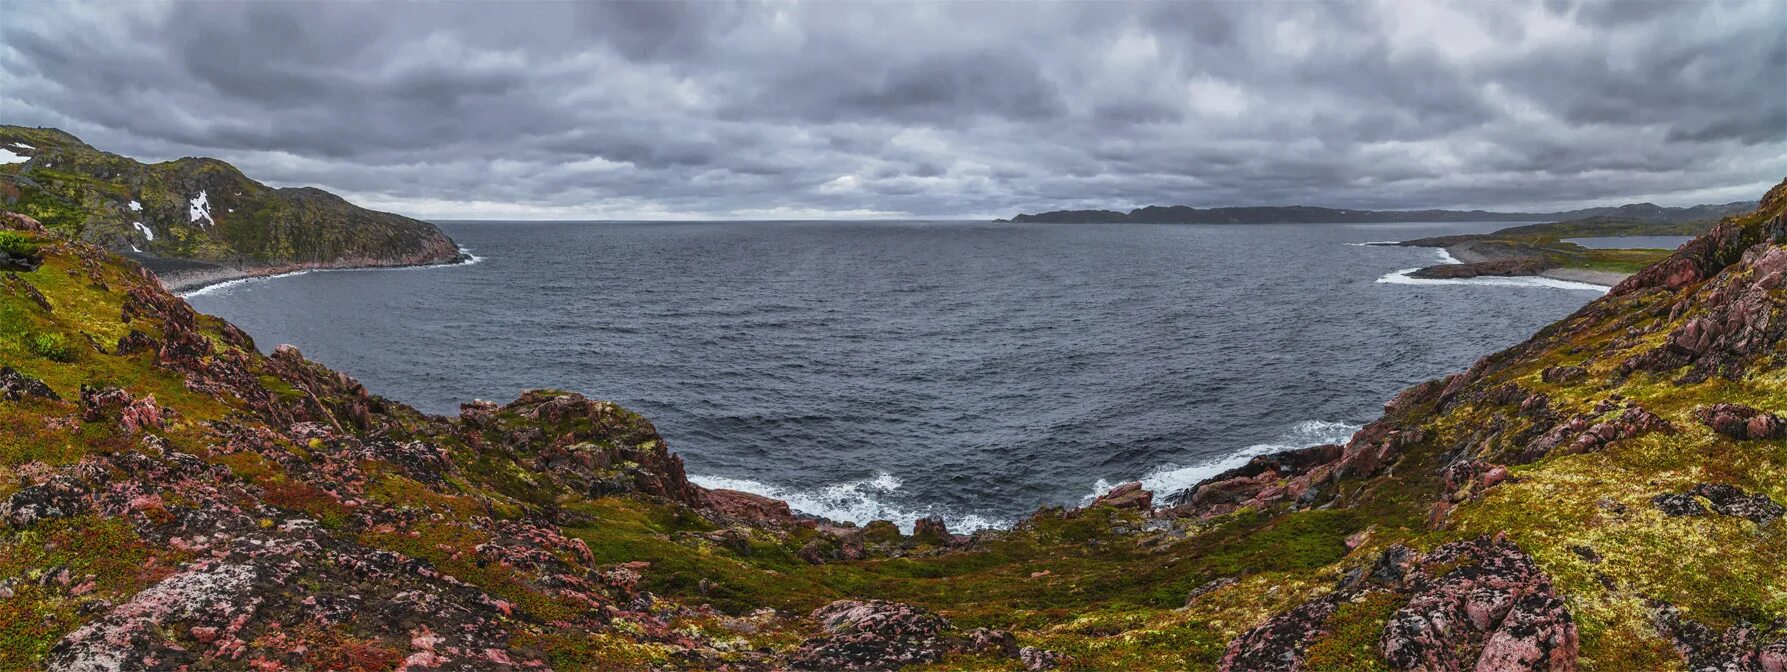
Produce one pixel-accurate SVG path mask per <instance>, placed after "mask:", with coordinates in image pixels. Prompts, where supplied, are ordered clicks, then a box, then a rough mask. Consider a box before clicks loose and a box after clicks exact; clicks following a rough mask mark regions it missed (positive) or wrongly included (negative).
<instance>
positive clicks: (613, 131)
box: [0, 0, 1787, 219]
mask: <svg viewBox="0 0 1787 672" xmlns="http://www.w3.org/2000/svg"><path fill="white" fill-rule="evenodd" d="M0 121H4V122H6V123H15V124H28V125H46V126H57V127H60V128H63V129H65V130H68V131H70V132H73V133H75V134H77V135H79V136H81V137H82V138H84V139H86V140H87V141H88V142H90V143H93V144H94V145H96V146H99V147H101V148H105V149H110V150H112V151H116V152H119V153H122V154H126V155H130V156H135V157H139V158H143V159H147V160H161V159H168V158H175V157H179V156H187V155H198V156H216V157H219V158H222V159H225V160H228V161H231V162H234V163H236V164H237V165H239V166H240V167H242V168H243V169H244V170H245V171H246V172H248V173H249V174H250V175H253V176H255V177H258V178H260V179H262V180H264V181H267V182H270V183H273V184H278V185H295V184H314V185H318V186H322V187H324V188H327V189H330V190H333V191H336V192H339V193H341V194H343V195H345V196H348V197H349V198H352V199H355V200H358V201H360V202H362V203H365V204H367V205H371V206H373V207H380V208H384V209H391V210H396V211H399V212H404V213H406V214H412V215H418V216H424V217H434V218H487V217H527V218H566V219H570V218H652V219H655V218H691V217H751V218H773V217H828V216H843V217H857V216H910V217H959V216H969V217H977V216H988V215H1006V214H1010V213H1014V212H1019V211H1029V212H1034V211H1039V210H1048V209H1056V208H1089V207H1095V208H1128V207H1134V206H1138V205H1146V204H1169V203H1183V204H1190V205H1199V206H1218V205H1260V204H1321V205H1330V206H1335V207H1369V208H1424V207H1490V208H1504V209H1529V208H1562V207H1576V206H1581V205H1591V204H1605V203H1613V202H1624V201H1634V200H1651V201H1655V202H1659V203H1665V204H1671V205H1685V204H1690V203H1697V202H1723V201H1730V200H1742V199H1749V198H1754V197H1756V196H1757V195H1758V194H1759V193H1760V192H1761V190H1762V189H1764V188H1765V187H1766V186H1768V185H1771V184H1773V183H1774V182H1776V181H1778V180H1779V179H1780V178H1781V177H1782V176H1783V175H1787V3H1781V2H1778V1H1774V0H1759V1H1756V2H1684V3H1671V2H1610V3H1599V2H1597V3H1581V2H1573V1H1567V0H1534V1H1532V2H1522V1H1509V2H1494V3H1488V2H1473V3H1460V4H1446V3H1414V2H1395V1H1384V2H1358V3H1315V2H1309V3H1233V2H1169V3H1137V4H1117V3H1104V2H1100V3H1071V2H1062V3H1030V2H1026V3H1012V4H1004V3H991V2H977V3H940V4H928V3H927V4H919V3H878V4H871V3H836V2H810V3H781V2H767V3H722V2H691V3H674V2H622V3H529V2H520V3H476V2H455V3H443V4H411V3H402V4H398V3H388V4H387V3H376V2H374V3H281V2H260V3H215V2H207V3H176V4H119V3H106V4H79V3H73V4H70V3H26V2H12V3H8V5H7V20H5V21H4V22H0Z"/></svg>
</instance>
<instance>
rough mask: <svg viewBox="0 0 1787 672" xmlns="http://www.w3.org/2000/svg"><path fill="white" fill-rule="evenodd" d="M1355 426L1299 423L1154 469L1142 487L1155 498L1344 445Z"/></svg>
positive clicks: (1096, 490) (1098, 488)
mask: <svg viewBox="0 0 1787 672" xmlns="http://www.w3.org/2000/svg"><path fill="white" fill-rule="evenodd" d="M1359 427H1360V426H1359V425H1353V424H1348V423H1344V422H1331V421H1327V420H1305V421H1303V422H1299V423H1297V424H1295V425H1293V426H1291V428H1290V429H1289V430H1287V431H1286V432H1285V433H1284V434H1282V435H1280V436H1278V437H1277V438H1275V439H1273V440H1272V441H1271V442H1269V443H1256V444H1254V445H1251V446H1248V447H1246V448H1242V449H1240V450H1237V451H1235V452H1233V453H1229V454H1227V455H1223V456H1221V457H1216V458H1212V459H1210V460H1206V461H1203V462H1199V463H1197V464H1192V465H1179V464H1173V463H1170V462H1169V463H1167V464H1164V465H1161V466H1159V467H1155V468H1154V470H1153V471H1150V472H1148V474H1147V475H1146V476H1143V477H1141V478H1140V479H1138V480H1140V481H1141V482H1142V488H1143V489H1145V490H1148V491H1149V492H1152V493H1154V496H1155V497H1162V498H1164V497H1166V496H1168V495H1172V494H1174V493H1177V492H1179V491H1181V490H1185V489H1187V488H1190V487H1191V486H1194V485H1197V484H1198V483H1201V482H1203V481H1204V480H1205V479H1208V478H1210V477H1211V476H1215V475H1217V474H1220V473H1222V472H1225V471H1228V470H1230V469H1234V468H1236V467H1239V466H1241V465H1244V464H1247V461H1248V460H1251V459H1253V458H1256V457H1259V456H1261V455H1270V454H1272V453H1282V452H1284V451H1287V450H1297V449H1299V448H1308V447H1310V446H1319V445H1322V444H1325V443H1346V441H1347V439H1350V438H1352V436H1353V433H1354V432H1357V431H1359ZM1117 485H1119V484H1117V483H1112V482H1110V481H1106V480H1104V479H1102V478H1101V479H1098V482H1097V483H1095V484H1093V486H1092V494H1090V495H1087V496H1086V497H1085V498H1083V499H1082V500H1080V503H1081V504H1082V505H1084V504H1090V503H1091V502H1092V500H1093V499H1095V498H1096V497H1098V495H1101V494H1104V493H1105V492H1106V491H1109V490H1110V489H1111V488H1113V487H1116V486H1117Z"/></svg>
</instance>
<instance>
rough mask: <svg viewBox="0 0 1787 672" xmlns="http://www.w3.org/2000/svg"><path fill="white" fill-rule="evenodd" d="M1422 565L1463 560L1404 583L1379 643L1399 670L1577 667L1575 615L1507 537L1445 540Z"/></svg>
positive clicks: (1553, 670) (1557, 669)
mask: <svg viewBox="0 0 1787 672" xmlns="http://www.w3.org/2000/svg"><path fill="white" fill-rule="evenodd" d="M1422 563H1423V564H1425V565H1434V564H1440V565H1445V564H1453V563H1464V565H1463V566H1461V567H1459V568H1458V569H1455V570H1453V571H1450V572H1447V573H1445V574H1442V575H1440V576H1432V577H1429V576H1422V577H1419V578H1417V579H1416V580H1415V581H1413V582H1412V583H1411V585H1410V590H1411V592H1413V593H1414V596H1413V597H1411V598H1410V599H1409V601H1408V603H1407V604H1405V605H1403V607H1402V608H1401V609H1398V610H1396V613H1394V614H1393V615H1391V617H1390V622H1389V623H1388V624H1387V625H1386V626H1385V627H1384V635H1383V638H1382V639H1381V640H1380V641H1379V650H1380V651H1381V652H1382V653H1383V655H1384V659H1385V660H1386V661H1388V662H1389V663H1390V664H1391V666H1392V667H1395V668H1397V669H1402V670H1431V671H1434V672H1438V671H1441V670H1484V671H1488V670H1548V671H1551V672H1562V671H1566V670H1574V669H1576V654H1577V647H1578V642H1577V636H1576V625H1575V622H1574V621H1573V620H1572V619H1571V618H1570V614H1569V612H1568V611H1567V610H1566V609H1565V608H1564V602H1563V600H1562V599H1560V598H1559V597H1558V596H1557V594H1556V592H1555V591H1553V589H1552V587H1551V581H1550V579H1548V578H1547V577H1546V576H1545V575H1544V573H1542V572H1540V571H1539V568H1538V566H1537V565H1534V564H1533V561H1532V558H1530V557H1527V555H1526V554H1525V553H1522V552H1521V551H1520V549H1519V548H1516V547H1515V546H1514V545H1513V544H1511V543H1508V542H1506V541H1501V540H1491V539H1479V540H1477V541H1473V542H1458V543H1453V544H1447V545H1445V546H1441V547H1440V548H1438V549H1435V550H1434V552H1433V553H1431V554H1428V555H1427V556H1426V557H1425V558H1423V559H1422Z"/></svg>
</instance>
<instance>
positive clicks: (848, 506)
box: [689, 471, 1010, 533]
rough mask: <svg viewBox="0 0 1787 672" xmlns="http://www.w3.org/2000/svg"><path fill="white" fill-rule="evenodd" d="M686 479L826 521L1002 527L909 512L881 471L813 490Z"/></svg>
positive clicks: (973, 518) (896, 482)
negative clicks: (894, 498)
mask: <svg viewBox="0 0 1787 672" xmlns="http://www.w3.org/2000/svg"><path fill="white" fill-rule="evenodd" d="M689 480H690V481H692V482H694V483H695V484H696V485H699V486H701V487H704V488H724V489H727V490H740V491H744V492H749V493H751V494H754V495H763V496H764V497H769V498H772V499H779V500H782V501H784V502H787V503H788V506H789V508H792V509H794V510H795V511H798V512H800V513H804V514H807V515H812V516H819V517H821V518H826V519H830V520H836V521H842V522H851V523H856V524H858V525H867V524H868V523H869V522H870V521H875V520H888V521H892V522H893V523H894V524H895V525H898V526H899V527H900V529H901V530H904V531H906V532H911V531H912V525H913V523H915V522H917V521H918V519H920V518H924V517H927V516H937V517H939V518H942V519H943V523H944V524H945V525H947V526H948V527H949V531H951V532H956V533H968V532H973V531H975V530H979V529H985V528H990V527H1003V526H1005V525H1007V524H1009V522H1010V521H1001V520H997V519H993V518H988V517H986V516H981V515H978V514H972V513H970V514H959V513H954V512H948V511H941V510H937V509H934V508H929V507H927V508H924V509H910V508H906V507H902V506H899V505H896V504H891V503H889V502H887V501H886V496H887V495H888V494H891V493H892V492H894V491H895V490H898V489H900V485H901V483H900V479H898V478H895V477H894V476H893V475H892V474H889V473H887V472H885V471H881V472H876V473H875V475H874V476H871V477H868V478H863V479H858V480H854V481H844V482H842V483H833V484H831V485H826V486H821V487H818V488H813V489H804V490H803V489H793V488H785V487H782V486H777V485H770V484H768V483H763V482H760V481H753V480H750V479H745V478H728V477H725V476H701V475H696V474H690V475H689Z"/></svg>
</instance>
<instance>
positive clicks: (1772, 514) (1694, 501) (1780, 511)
mask: <svg viewBox="0 0 1787 672" xmlns="http://www.w3.org/2000/svg"><path fill="white" fill-rule="evenodd" d="M1701 500H1705V501H1706V502H1707V503H1706V504H1705V505H1702V504H1701V503H1700V502H1701ZM1651 503H1652V504H1655V505H1656V507H1657V508H1658V509H1660V510H1662V511H1663V513H1666V514H1668V515H1671V516H1704V515H1706V514H1707V511H1708V510H1709V509H1710V510H1711V511H1712V512H1714V513H1719V514H1723V515H1727V516H1736V517H1738V518H1745V519H1748V520H1751V521H1754V522H1755V523H1756V524H1758V525H1767V524H1769V523H1771V522H1774V521H1775V520H1777V519H1779V518H1780V517H1781V516H1782V515H1784V514H1787V507H1782V506H1781V505H1780V504H1778V503H1776V502H1775V501H1774V500H1773V499H1770V498H1769V496H1768V495H1766V494H1763V493H1760V492H1758V493H1755V494H1750V493H1747V492H1744V490H1743V489H1742V488H1739V487H1737V486H1734V485H1729V484H1725V483H1700V484H1697V485H1695V486H1694V487H1692V488H1690V489H1688V491H1686V492H1673V493H1670V492H1666V493H1663V494H1659V495H1657V496H1655V497H1652V498H1651Z"/></svg>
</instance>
